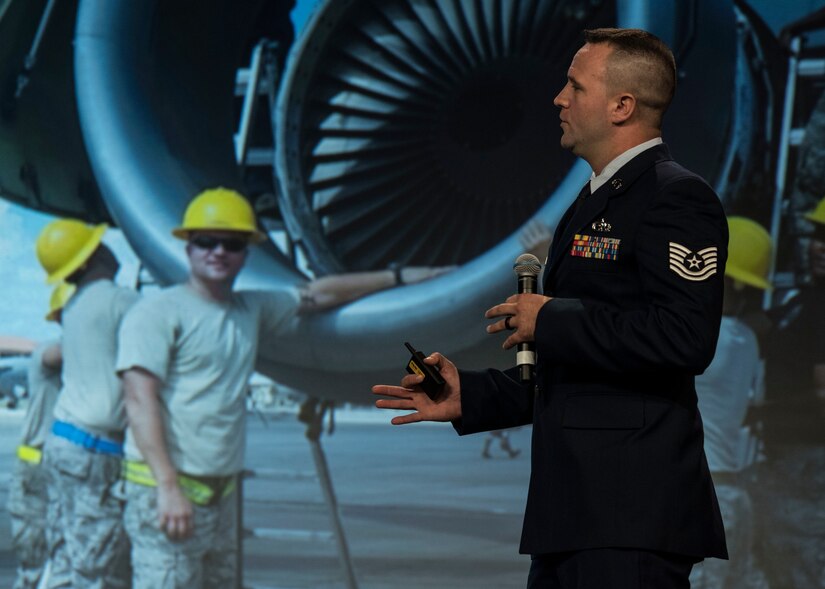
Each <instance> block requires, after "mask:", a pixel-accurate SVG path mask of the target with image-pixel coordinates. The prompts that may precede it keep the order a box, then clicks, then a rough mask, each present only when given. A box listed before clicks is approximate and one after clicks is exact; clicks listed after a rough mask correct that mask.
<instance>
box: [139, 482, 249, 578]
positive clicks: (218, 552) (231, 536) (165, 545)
mask: <svg viewBox="0 0 825 589" xmlns="http://www.w3.org/2000/svg"><path fill="white" fill-rule="evenodd" d="M126 496H127V501H126V514H125V521H126V531H127V532H128V534H129V539H130V541H131V543H132V567H133V569H134V589H232V588H233V587H235V586H236V575H237V563H236V558H237V546H236V543H235V542H236V534H237V507H236V504H235V501H236V496H235V493H231V494H229V495H228V496H226V497H224V498H223V499H221V500H220V501H219V502H218V503H216V504H215V505H212V506H201V505H193V508H194V533H193V534H192V536H190V537H189V538H187V539H186V540H179V541H172V540H170V539H169V538H167V536H166V534H165V533H164V532H163V531H161V529H160V526H159V523H158V505H157V489H155V488H154V487H147V486H144V485H139V484H136V483H132V482H127V483H126Z"/></svg>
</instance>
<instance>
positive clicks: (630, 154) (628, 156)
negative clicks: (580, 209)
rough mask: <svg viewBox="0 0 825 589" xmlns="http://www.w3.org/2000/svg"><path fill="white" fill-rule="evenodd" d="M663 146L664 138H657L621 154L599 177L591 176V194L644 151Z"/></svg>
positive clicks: (594, 174)
mask: <svg viewBox="0 0 825 589" xmlns="http://www.w3.org/2000/svg"><path fill="white" fill-rule="evenodd" d="M661 144H662V138H661V137H656V138H655V139H651V140H649V141H645V142H644V143H640V144H639V145H637V146H636V147H631V148H630V149H628V150H627V151H625V152H624V153H622V154H620V155H619V156H618V157H616V158H614V159H613V160H612V161H611V162H610V163H609V164H607V165H606V166H605V167H604V169H603V170H602V173H601V174H599V175H598V176H597V175H596V173H595V172H593V174H591V176H590V194H593V193H595V192H596V191H597V190H598V189H599V188H601V187H602V186H603V185H604V184H605V182H607V181H608V180H610V178H612V177H613V174H615V173H616V172H618V171H619V169H621V167H622V166H624V165H625V164H626V163H627V162H629V161H630V160H632V159H633V158H634V157H636V156H637V155H639V154H640V153H642V152H643V151H647V150H648V149H650V148H651V147H655V146H657V145H661Z"/></svg>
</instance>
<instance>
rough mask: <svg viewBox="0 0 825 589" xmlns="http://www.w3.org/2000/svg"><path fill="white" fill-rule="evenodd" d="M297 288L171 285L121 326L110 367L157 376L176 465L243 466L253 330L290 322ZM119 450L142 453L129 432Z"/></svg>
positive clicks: (227, 470)
mask: <svg viewBox="0 0 825 589" xmlns="http://www.w3.org/2000/svg"><path fill="white" fill-rule="evenodd" d="M298 304H299V297H298V292H297V290H296V291H284V292H252V291H240V292H236V293H233V296H232V299H231V300H230V301H227V302H215V301H212V300H208V299H206V298H204V297H202V296H201V295H199V294H197V293H196V292H195V291H194V290H193V289H192V288H191V287H189V286H187V285H185V284H184V285H178V286H173V287H171V288H168V289H165V290H164V291H162V292H160V293H157V294H155V295H154V296H147V297H146V298H145V299H144V300H142V301H141V302H140V303H139V304H137V305H135V307H134V308H133V309H132V310H131V311H130V312H129V314H128V315H127V317H126V319H125V321H124V322H123V326H122V327H121V330H120V340H119V350H118V360H117V370H118V372H119V373H120V372H123V371H125V370H129V369H130V368H135V367H140V368H143V369H145V370H148V371H149V372H151V373H152V374H154V375H155V376H157V377H158V378H159V379H160V380H162V381H163V387H162V390H161V393H160V397H161V398H160V402H161V413H162V419H163V425H164V430H165V433H166V443H167V446H168V450H169V457H170V458H171V460H172V463H173V464H174V465H175V467H176V468H177V469H178V471H179V472H184V473H187V474H193V475H210V476H223V475H229V474H234V473H237V472H239V471H240V470H242V468H243V458H244V448H245V446H246V425H245V424H246V420H245V395H246V389H247V386H248V381H249V377H250V375H251V374H252V371H253V368H254V363H255V359H256V356H257V350H258V337H259V333H264V332H265V333H266V334H267V335H268V336H269V335H277V334H286V333H288V332H289V330H291V329H292V328H294V324H295V321H294V319H295V317H296V315H297V310H298ZM125 452H126V457H127V458H129V459H133V460H142V457H141V455H140V451H139V450H138V448H137V445H136V444H135V441H134V437H133V436H132V435H131V432H130V431H129V430H127V432H126V446H125Z"/></svg>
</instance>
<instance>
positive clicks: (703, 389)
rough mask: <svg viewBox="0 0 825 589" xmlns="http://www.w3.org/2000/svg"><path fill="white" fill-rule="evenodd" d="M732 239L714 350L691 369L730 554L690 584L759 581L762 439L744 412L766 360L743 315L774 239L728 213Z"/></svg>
mask: <svg viewBox="0 0 825 589" xmlns="http://www.w3.org/2000/svg"><path fill="white" fill-rule="evenodd" d="M728 230H729V235H730V240H729V243H728V263H727V265H726V266H725V295H724V302H723V307H722V324H721V326H720V329H719V342H718V344H717V345H716V354H715V355H714V357H713V361H712V362H711V363H710V366H708V368H707V370H705V372H704V373H703V374H701V375H699V376H697V377H696V394H697V396H698V398H699V411H700V413H701V414H702V423H703V425H704V430H705V454H706V455H707V458H708V466H709V467H710V472H711V475H712V477H713V482H714V485H715V487H716V495H717V497H718V498H719V509H720V511H721V512H722V519H723V520H724V522H725V536H726V538H727V542H728V552H729V553H730V560H729V561H724V560H717V559H713V560H708V561H705V562H703V563H701V564H699V565H697V566H696V567H695V568H694V570H693V571H692V573H691V576H690V581H691V587H692V588H693V589H736V588H738V587H743V588H744V587H747V588H749V589H765V588H766V587H767V581H766V579H765V576H764V573H762V571H761V570H760V569H759V568H758V565H757V562H756V559H755V558H754V550H753V549H754V515H753V506H752V504H751V498H750V494H749V493H748V485H747V483H748V480H747V476H748V473H749V472H751V471H752V468H753V466H754V465H755V464H756V461H757V458H758V457H759V455H760V453H761V450H760V439H759V436H758V435H757V432H755V431H754V428H753V427H752V426H751V425H750V424H749V423H748V412H749V410H750V409H751V408H752V407H754V406H758V405H759V404H760V403H761V402H762V401H763V400H764V363H763V361H762V358H761V356H760V353H759V343H758V341H757V336H756V334H755V333H754V331H753V330H752V329H751V328H750V327H749V326H748V324H747V323H746V322H745V321H744V320H743V316H744V315H745V313H746V311H747V303H748V302H749V301H754V300H759V299H760V297H758V296H754V295H758V294H761V292H762V291H764V290H767V289H769V288H771V285H770V283H769V282H768V269H769V267H770V261H771V251H772V249H773V243H772V241H771V236H770V235H769V234H768V232H767V231H765V229H764V228H763V227H762V226H761V225H759V224H758V223H757V222H755V221H753V220H751V219H747V218H744V217H735V216H733V217H728Z"/></svg>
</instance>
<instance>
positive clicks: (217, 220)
mask: <svg viewBox="0 0 825 589" xmlns="http://www.w3.org/2000/svg"><path fill="white" fill-rule="evenodd" d="M190 231H237V232H239V233H245V234H247V235H248V237H249V241H251V242H253V243H258V242H260V241H263V240H264V239H266V236H265V235H264V234H263V233H262V232H260V231H258V226H257V224H256V223H255V212H254V211H253V210H252V206H251V205H250V204H249V202H248V201H247V200H246V199H245V198H244V197H243V196H241V195H240V193H238V192H235V191H234V190H230V189H229V188H223V187H219V188H210V189H208V190H204V191H203V192H201V193H200V194H198V195H197V196H196V197H195V198H194V199H192V202H190V203H189V206H188V207H186V212H185V213H184V214H183V224H182V225H181V226H180V227H176V228H175V229H173V230H172V235H174V236H175V237H179V238H180V239H189V232H190Z"/></svg>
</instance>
